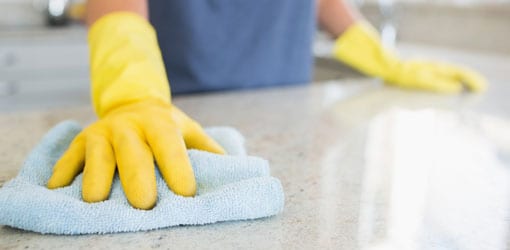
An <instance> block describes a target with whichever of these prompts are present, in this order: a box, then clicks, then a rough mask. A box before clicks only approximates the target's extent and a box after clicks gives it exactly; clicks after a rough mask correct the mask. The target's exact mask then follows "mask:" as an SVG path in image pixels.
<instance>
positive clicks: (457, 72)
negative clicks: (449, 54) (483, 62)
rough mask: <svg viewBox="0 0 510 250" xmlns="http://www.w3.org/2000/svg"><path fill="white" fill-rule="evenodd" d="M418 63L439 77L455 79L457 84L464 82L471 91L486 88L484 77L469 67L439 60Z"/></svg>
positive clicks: (480, 90)
mask: <svg viewBox="0 0 510 250" xmlns="http://www.w3.org/2000/svg"><path fill="white" fill-rule="evenodd" d="M418 63H420V64H422V65H424V66H426V67H428V68H430V69H431V70H433V71H434V73H435V74H436V75H438V76H439V77H441V78H444V79H446V78H448V79H449V81H457V82H458V83H459V84H464V85H465V86H466V87H467V88H468V89H469V90H471V91H473V92H482V91H484V90H485V89H486V88H487V83H486V80H485V79H484V77H483V76H481V75H480V74H478V73H477V72H475V71H473V70H471V69H468V68H465V67H461V66H456V65H452V64H449V63H441V62H418Z"/></svg>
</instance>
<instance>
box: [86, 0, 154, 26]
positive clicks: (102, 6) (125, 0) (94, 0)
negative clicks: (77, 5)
mask: <svg viewBox="0 0 510 250" xmlns="http://www.w3.org/2000/svg"><path fill="white" fill-rule="evenodd" d="M117 11H126V12H132V13H136V14H138V15H140V16H141V17H143V18H145V19H147V18H148V15H149V12H148V8H147V0H108V1H105V0H88V1H87V5H86V12H85V13H86V14H85V23H86V24H87V26H89V27H90V26H91V25H92V24H93V23H94V22H95V21H96V20H98V19H99V18H101V17H102V16H104V15H107V14H109V13H112V12H117Z"/></svg>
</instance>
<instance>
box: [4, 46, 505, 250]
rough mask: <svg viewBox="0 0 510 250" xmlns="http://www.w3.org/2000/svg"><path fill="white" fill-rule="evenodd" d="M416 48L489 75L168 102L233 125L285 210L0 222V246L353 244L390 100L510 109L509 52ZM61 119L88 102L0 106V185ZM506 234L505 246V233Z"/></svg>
mask: <svg viewBox="0 0 510 250" xmlns="http://www.w3.org/2000/svg"><path fill="white" fill-rule="evenodd" d="M406 50H407V51H410V52H412V51H414V48H412V47H408V48H404V51H406ZM420 52H421V54H425V55H428V56H434V57H439V58H445V59H449V60H453V61H462V62H464V63H466V64H468V65H470V66H473V67H476V68H478V69H479V70H480V71H482V72H483V73H484V74H485V75H486V76H487V77H488V79H489V80H490V82H491V87H490V88H489V91H488V92H487V93H485V94H482V95H470V94H466V95H460V96H440V95H433V94H427V93H416V92H409V91H402V90H397V89H393V88H387V87H384V86H382V85H381V84H380V83H379V82H378V81H376V80H371V79H356V80H354V79H343V80H337V81H330V82H322V83H316V84H309V85H303V86H298V87H285V88H271V89H259V90H251V91H241V92H222V93H212V94H203V95H192V96H185V97H177V98H175V100H174V102H175V104H176V105H178V106H179V107H181V108H182V109H183V110H184V111H185V112H187V113H188V114H189V115H190V116H192V117H194V118H195V119H197V120H198V121H199V122H201V123H202V124H203V125H204V126H213V125H229V126H233V127H236V128H238V129H239V130H240V131H241V132H242V133H243V134H244V135H245V137H246V143H247V148H248V152H249V154H252V155H258V156H261V157H264V158H266V159H268V160H269V161H270V163H271V171H272V175H274V176H276V177H277V178H279V179H280V180H281V181H282V184H283V187H284V190H285V194H286V205H285V209H284V211H283V213H281V214H279V215H277V216H274V217H271V218H266V219H260V220H251V221H235V222H226V223H217V224H212V225H205V226H191V227H174V228H168V229H162V230H154V231H148V232H138V233H122V234H109V235H83V236H56V235H40V234H37V233H32V232H25V231H22V230H18V229H13V228H9V227H0V248H1V249H18V248H19V249H69V248H73V249H74V248H76V249H112V248H115V249H116V248H125V249H147V248H161V249H170V248H174V249H182V248H196V247H198V248H213V249H214V248H218V249H220V248H221V249H223V248H236V249H238V248H242V249H245V248H259V249H295V248H303V249H316V248H318V249H323V248H332V249H339V248H342V249H356V248H360V246H362V245H363V242H362V241H363V240H362V239H360V236H359V235H360V234H359V232H360V228H361V226H360V218H359V217H360V207H361V206H362V204H363V202H362V199H361V192H362V187H363V185H364V183H363V182H364V178H363V173H364V157H363V153H364V146H365V145H364V143H365V137H366V125H367V124H368V121H369V120H370V119H371V118H373V117H374V116H375V115H376V114H379V113H381V112H382V111H384V110H388V109H389V108H391V107H404V108H409V109H421V108H437V109H442V110H449V111H453V112H464V111H472V112H476V113H482V114H488V115H492V116H497V117H500V118H503V119H508V118H509V117H510V101H509V100H508V93H510V82H509V81H510V79H508V72H510V60H509V58H508V57H505V56H499V55H482V54H476V53H463V52H462V53H461V52H459V53H456V52H451V51H449V52H448V53H444V51H443V50H438V49H430V50H428V49H426V48H425V49H423V48H422V49H420ZM407 54H409V55H410V54H412V53H407ZM64 119H75V120H78V121H80V122H82V123H87V122H90V121H92V120H93V119H94V115H93V112H92V110H91V108H90V107H89V106H88V105H84V106H78V107H68V108H60V109H52V110H46V111H27V112H22V113H10V114H7V113H6V114H0V136H1V138H2V142H3V143H2V144H1V146H0V185H2V184H3V183H4V182H5V181H6V180H8V179H10V178H12V177H14V176H15V175H16V173H17V171H18V170H19V167H20V166H21V164H22V162H23V158H24V157H25V156H26V154H27V153H28V152H29V150H30V148H32V147H33V146H34V145H35V144H36V143H37V141H38V140H39V139H40V138H41V136H42V135H43V134H44V133H45V132H46V131H47V130H48V129H49V128H51V127H52V126H54V125H55V124H56V123H58V122H59V121H61V120H64ZM365 184H366V183H365ZM506 202H508V200H507V201H506ZM486 212H487V213H490V211H486ZM91 219H93V218H91ZM507 222H508V221H507ZM507 228H510V226H507ZM507 235H508V234H507ZM505 239H507V240H506V242H507V243H508V244H507V246H510V241H508V236H506V238H505Z"/></svg>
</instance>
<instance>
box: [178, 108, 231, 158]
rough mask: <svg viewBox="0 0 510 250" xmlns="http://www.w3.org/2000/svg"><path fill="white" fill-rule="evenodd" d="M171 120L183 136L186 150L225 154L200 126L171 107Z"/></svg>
mask: <svg viewBox="0 0 510 250" xmlns="http://www.w3.org/2000/svg"><path fill="white" fill-rule="evenodd" d="M172 118H173V120H174V121H176V124H177V127H178V128H179V130H180V131H181V132H182V134H183V136H184V142H185V143H186V147H187V148H193V149H199V150H204V151H208V152H211V153H216V154H225V150H224V149H223V148H222V147H221V146H220V145H219V144H218V143H217V142H216V141H214V139H212V138H211V137H210V136H208V135H207V134H206V133H205V131H204V129H203V128H202V126H200V124H198V123H197V122H195V121H194V120H193V119H191V118H189V117H188V116H187V115H186V114H185V113H184V112H182V111H181V110H180V109H179V108H177V107H175V106H174V107H172Z"/></svg>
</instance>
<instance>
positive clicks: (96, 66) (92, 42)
mask: <svg viewBox="0 0 510 250" xmlns="http://www.w3.org/2000/svg"><path fill="white" fill-rule="evenodd" d="M88 42H89V46H90V68H91V69H90V70H91V80H92V86H91V92H92V93H91V95H92V103H93V104H94V109H95V111H96V114H97V115H98V116H99V117H103V116H104V115H105V114H106V113H107V112H108V111H110V110H112V109H114V108H116V107H118V106H121V105H124V104H127V103H133V102H137V101H141V100H147V99H155V100H158V101H160V102H164V103H170V87H169V84H168V79H167V76H166V72H165V67H164V63H163V59H162V57H161V51H160V49H159V46H158V40H157V36H156V32H155V30H154V28H153V27H152V25H151V24H150V23H149V22H148V21H147V20H145V19H144V18H142V17H141V16H139V15H137V14H135V13H131V12H113V13H110V14H107V15H105V16H103V17H101V18H100V19H98V20H97V21H96V22H94V24H93V25H92V26H91V28H90V30H89V33H88Z"/></svg>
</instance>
